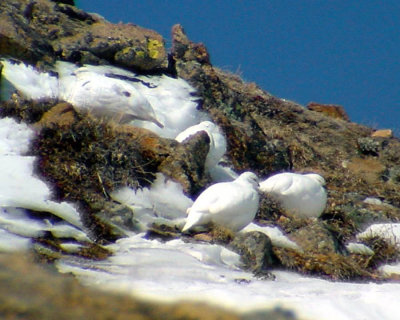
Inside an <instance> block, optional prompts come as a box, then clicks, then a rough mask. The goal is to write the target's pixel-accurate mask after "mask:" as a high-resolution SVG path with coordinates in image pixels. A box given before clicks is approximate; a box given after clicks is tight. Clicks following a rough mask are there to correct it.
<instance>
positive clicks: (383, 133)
mask: <svg viewBox="0 0 400 320" xmlns="http://www.w3.org/2000/svg"><path fill="white" fill-rule="evenodd" d="M371 137H373V138H391V137H393V132H392V130H391V129H382V130H376V131H375V132H373V133H372V134H371Z"/></svg>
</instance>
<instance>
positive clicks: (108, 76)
mask: <svg viewBox="0 0 400 320" xmlns="http://www.w3.org/2000/svg"><path fill="white" fill-rule="evenodd" d="M1 63H2V64H3V70H2V75H4V77H5V78H6V79H7V80H8V81H10V82H11V84H12V85H13V86H14V87H16V88H17V89H18V90H19V91H20V92H21V93H22V94H23V95H25V96H26V97H27V98H28V99H44V98H51V99H61V100H65V101H67V102H69V103H71V104H72V105H73V106H74V107H76V108H77V109H78V110H83V111H89V112H90V113H91V114H93V115H95V116H101V117H107V118H112V119H113V120H115V121H118V122H128V121H131V120H133V119H139V120H144V121H151V122H153V123H155V124H156V125H158V126H159V127H162V126H163V125H162V124H161V123H160V122H159V121H158V120H157V118H156V115H155V113H154V110H153V108H152V106H151V105H150V103H149V101H148V100H147V99H146V98H145V97H144V96H143V95H142V94H141V93H140V92H139V91H138V90H137V89H136V88H135V86H134V84H133V82H134V81H133V80H134V77H135V74H134V73H130V72H129V71H126V70H123V69H119V68H116V67H113V66H91V65H85V66H83V67H78V66H76V65H75V64H72V63H69V62H62V61H58V62H57V63H56V64H55V68H54V70H53V71H52V72H40V71H38V70H37V69H36V68H35V67H34V66H31V65H28V64H25V63H23V62H21V61H17V60H12V59H3V60H1ZM129 79H130V80H131V81H128V80H129ZM136 80H137V79H136ZM137 81H140V80H137Z"/></svg>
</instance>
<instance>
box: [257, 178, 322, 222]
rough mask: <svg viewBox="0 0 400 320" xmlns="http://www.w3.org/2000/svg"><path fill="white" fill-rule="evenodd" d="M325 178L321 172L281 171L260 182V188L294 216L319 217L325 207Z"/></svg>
mask: <svg viewBox="0 0 400 320" xmlns="http://www.w3.org/2000/svg"><path fill="white" fill-rule="evenodd" d="M324 185H325V179H324V178H323V177H321V176H320V175H319V174H315V173H308V174H298V173H291V172H285V173H279V174H276V175H274V176H272V177H269V178H268V179H266V180H265V181H262V182H261V183H260V190H261V191H262V192H265V193H267V194H268V195H270V196H272V198H274V199H275V200H277V201H278V202H279V203H280V204H281V206H282V208H283V209H285V211H286V212H287V213H288V214H289V215H292V216H296V217H301V218H318V217H319V216H320V215H321V214H322V212H323V211H324V209H325V206H326V201H327V195H326V191H325V189H324Z"/></svg>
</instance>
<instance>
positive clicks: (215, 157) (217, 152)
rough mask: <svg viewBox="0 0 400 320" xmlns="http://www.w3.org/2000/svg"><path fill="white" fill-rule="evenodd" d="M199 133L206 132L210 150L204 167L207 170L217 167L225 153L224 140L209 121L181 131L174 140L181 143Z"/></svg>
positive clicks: (218, 130)
mask: <svg viewBox="0 0 400 320" xmlns="http://www.w3.org/2000/svg"><path fill="white" fill-rule="evenodd" d="M200 131H205V132H207V134H208V136H209V138H210V149H209V151H208V154H207V158H206V163H205V167H206V168H207V169H208V170H209V169H210V168H212V167H214V166H216V165H217V163H218V162H219V161H220V160H221V158H222V157H223V155H224V154H225V152H226V139H225V137H224V135H223V134H222V133H221V131H220V129H219V127H218V126H217V125H216V124H214V123H212V122H211V121H203V122H200V123H199V124H197V125H194V126H191V127H189V128H187V129H186V130H184V131H182V132H181V133H180V134H178V135H177V136H176V138H175V140H176V141H178V142H182V141H184V140H186V139H187V138H189V137H190V136H192V135H194V134H196V133H197V132H200Z"/></svg>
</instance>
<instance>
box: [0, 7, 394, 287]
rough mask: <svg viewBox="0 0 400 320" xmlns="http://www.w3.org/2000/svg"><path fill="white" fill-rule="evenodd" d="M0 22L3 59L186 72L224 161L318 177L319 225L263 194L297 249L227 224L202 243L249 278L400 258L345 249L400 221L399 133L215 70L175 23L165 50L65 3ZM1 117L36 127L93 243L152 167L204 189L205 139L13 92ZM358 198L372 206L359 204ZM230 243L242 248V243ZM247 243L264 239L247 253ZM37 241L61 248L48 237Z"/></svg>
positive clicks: (155, 39) (363, 267) (381, 249)
mask: <svg viewBox="0 0 400 320" xmlns="http://www.w3.org/2000/svg"><path fill="white" fill-rule="evenodd" d="M0 21H1V22H0V54H1V55H2V56H6V57H10V56H11V57H14V58H18V59H21V60H25V61H30V62H32V63H35V64H36V65H37V66H38V67H40V68H42V69H47V68H48V67H49V66H50V65H51V63H53V62H54V61H56V60H59V59H62V60H66V61H70V62H75V63H90V64H115V65H118V66H121V67H125V68H130V69H133V70H136V71H140V72H146V73H157V74H159V73H165V74H169V75H174V76H179V77H182V78H184V79H186V80H187V81H188V82H189V83H190V84H191V85H193V86H194V87H195V88H196V89H197V90H198V94H199V96H200V97H201V99H202V103H201V106H200V108H201V110H203V111H205V112H207V113H208V114H209V115H210V117H211V118H212V120H213V121H214V122H215V123H217V124H218V125H219V126H220V127H221V128H222V130H223V132H224V133H225V135H226V138H227V141H228V152H227V155H226V159H225V160H226V164H227V165H228V166H230V167H231V168H232V169H234V170H235V171H237V172H242V171H245V170H251V171H253V172H255V173H257V174H258V176H260V177H267V176H269V175H271V174H273V173H276V172H281V171H287V170H292V171H296V172H308V171H313V172H317V173H319V174H321V175H323V176H324V178H325V180H326V181H327V186H326V187H327V190H328V205H327V208H326V210H325V212H324V214H323V215H322V217H321V218H319V219H318V220H316V221H315V220H300V219H295V218H290V217H287V216H285V213H284V212H283V211H282V210H281V209H280V208H279V206H278V205H277V204H276V203H274V202H273V201H272V200H271V199H268V198H267V197H266V196H264V197H263V199H262V201H261V206H260V209H259V212H258V214H257V217H256V220H257V221H258V222H259V223H260V224H272V225H278V226H280V227H281V228H282V229H283V230H284V231H285V232H286V233H287V234H288V235H289V237H290V238H291V239H292V240H294V241H296V242H297V243H298V244H301V246H302V248H303V252H301V253H300V252H297V251H293V250H290V249H282V248H276V247H271V245H270V243H269V242H268V241H267V240H268V239H267V240H262V241H261V240H259V237H263V236H260V234H258V233H254V234H253V235H251V236H250V239H247V240H243V239H242V240H241V241H238V240H237V239H235V238H234V236H233V235H229V234H228V235H227V234H225V233H224V232H223V231H222V232H221V231H218V230H217V231H215V230H214V231H213V232H211V236H210V237H209V241H214V242H218V243H224V244H225V245H227V246H230V247H233V248H236V250H238V251H239V252H241V253H242V254H243V255H244V260H246V261H249V262H248V263H247V266H248V268H249V269H250V270H252V271H254V272H255V273H264V274H265V273H267V272H268V270H270V269H271V268H288V269H294V270H298V271H300V272H303V273H309V274H313V275H321V276H326V277H329V278H332V279H376V280H380V279H381V275H380V274H379V273H378V272H377V271H376V267H377V265H378V264H379V263H380V262H382V261H385V262H388V261H394V260H396V259H398V257H399V252H398V251H397V249H396V248H394V247H393V246H392V245H390V244H389V243H385V242H383V241H381V240H380V239H376V238H371V239H369V240H368V241H366V244H368V245H369V246H370V247H371V248H372V249H373V250H374V252H375V254H374V255H372V256H364V255H361V254H352V253H349V252H348V251H347V250H346V249H345V244H346V243H347V242H349V241H352V240H354V238H355V235H356V233H357V232H360V231H362V230H364V229H365V227H366V226H368V225H369V224H371V223H372V222H398V221H399V220H400V165H399V163H400V142H399V140H398V139H397V138H396V137H392V136H390V135H383V136H380V135H376V134H375V135H374V130H373V129H371V128H368V127H365V126H362V125H359V124H356V123H352V122H350V121H348V119H347V118H346V116H345V113H344V116H343V110H339V111H338V112H337V113H338V114H339V115H340V114H341V115H342V116H339V117H338V116H337V115H336V114H337V113H335V116H332V112H324V110H325V109H324V108H316V107H315V105H312V106H311V108H310V109H313V110H309V109H307V108H305V107H303V106H300V105H298V104H296V103H294V102H291V101H287V100H284V99H280V98H277V97H274V96H272V95H270V94H269V93H268V92H266V91H264V90H262V89H261V88H259V87H258V86H257V85H256V84H254V83H245V82H244V81H243V80H242V79H240V77H238V76H237V75H234V74H231V73H227V72H224V71H222V70H220V69H218V68H216V67H214V66H213V65H212V64H211V59H210V55H209V53H208V52H207V49H206V48H205V47H204V45H202V44H197V43H193V42H191V41H190V40H189V39H188V37H187V36H186V35H185V33H184V30H183V28H182V27H181V26H180V25H176V26H174V27H173V28H172V48H171V51H170V52H169V53H167V49H166V48H165V44H164V43H165V42H164V40H163V39H162V37H161V36H160V35H159V34H157V33H156V32H154V31H151V30H147V29H143V28H141V27H138V26H135V25H132V24H118V25H113V24H110V23H109V22H107V21H105V20H104V19H103V18H101V17H99V16H96V15H94V14H88V13H86V12H83V11H81V10H79V9H77V8H76V7H74V6H72V5H68V4H63V3H61V2H51V1H47V0H37V1H34V2H33V1H28V0H22V1H21V0H18V1H17V0H7V1H5V3H4V4H3V5H2V7H1V8H0ZM0 114H1V116H2V117H4V116H12V117H15V118H17V119H21V120H23V121H26V122H28V123H32V124H34V126H35V127H36V128H37V132H38V137H37V139H36V141H35V145H34V148H33V150H32V154H34V155H36V156H38V157H39V161H38V168H37V170H38V172H40V174H41V175H42V176H44V177H45V178H46V179H47V180H48V181H49V182H50V183H51V184H52V185H53V186H54V188H55V190H56V191H57V193H56V197H57V199H58V200H69V201H72V202H75V203H78V204H79V207H80V211H81V213H82V214H83V217H82V218H83V221H84V223H85V224H86V226H87V227H89V229H90V231H91V236H92V238H93V239H94V240H96V242H97V243H98V244H99V245H101V244H104V243H107V242H109V241H113V240H115V239H116V238H118V237H121V236H123V231H122V230H123V229H124V228H125V229H132V228H134V226H132V225H131V222H130V221H131V219H130V218H131V216H132V213H131V212H130V211H129V210H128V209H126V208H123V207H122V208H121V206H119V205H117V204H115V203H114V202H112V201H111V200H110V198H109V197H108V194H109V193H110V192H111V191H113V190H114V189H115V188H117V187H120V186H122V185H129V186H133V187H143V186H147V185H149V183H151V181H153V180H154V177H155V173H156V172H162V173H164V174H165V175H166V176H168V177H170V178H172V179H174V180H175V181H178V182H180V183H181V184H182V186H183V188H184V190H185V192H186V193H187V194H188V195H190V196H192V197H195V196H196V195H197V194H198V193H199V192H200V191H201V190H203V189H204V188H205V187H207V186H208V185H209V184H210V177H209V176H208V174H207V173H206V172H205V171H204V159H205V156H206V154H207V151H208V139H207V136H206V135H202V134H200V135H198V136H196V137H195V138H193V139H191V140H189V141H188V142H186V143H184V144H182V145H181V144H178V143H177V142H176V141H172V140H169V139H163V138H160V137H158V136H157V135H155V134H153V133H151V132H149V131H147V130H145V129H137V128H134V127H129V126H120V127H116V126H115V125H113V124H111V123H106V122H103V121H99V120H96V119H92V118H90V117H82V116H81V115H79V114H77V113H76V112H75V111H74V110H73V108H72V107H71V106H69V105H68V104H65V103H60V102H58V101H47V102H40V103H36V102H31V101H25V100H24V99H23V98H21V97H19V96H18V95H13V97H12V98H11V99H10V100H8V101H5V102H3V103H2V106H1V111H0ZM366 198H376V199H379V201H374V202H371V201H370V202H365V201H364V200H365V199H366ZM116 224H117V225H118V227H116ZM121 228H122V229H121ZM152 236H160V237H167V238H168V237H185V238H189V237H188V236H187V235H184V236H183V235H181V234H180V232H179V230H176V229H173V230H171V229H168V228H167V229H166V227H165V226H155V228H154V230H153V231H152ZM195 237H198V235H196V236H195ZM254 239H258V240H257V241H255V240H254ZM190 241H194V240H193V239H191V240H190ZM238 242H240V243H244V244H245V245H244V247H239V248H238V246H237V243H238ZM254 242H256V243H260V242H262V243H265V246H263V247H262V248H258V249H257V248H254ZM43 243H45V244H47V245H50V246H51V247H52V248H53V249H55V250H56V251H57V245H56V241H55V242H52V240H49V239H46V241H45V242H43ZM266 252H267V254H266ZM91 254H96V252H92V253H91ZM89 255H90V254H89ZM252 255H255V256H254V259H253V258H252Z"/></svg>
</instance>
